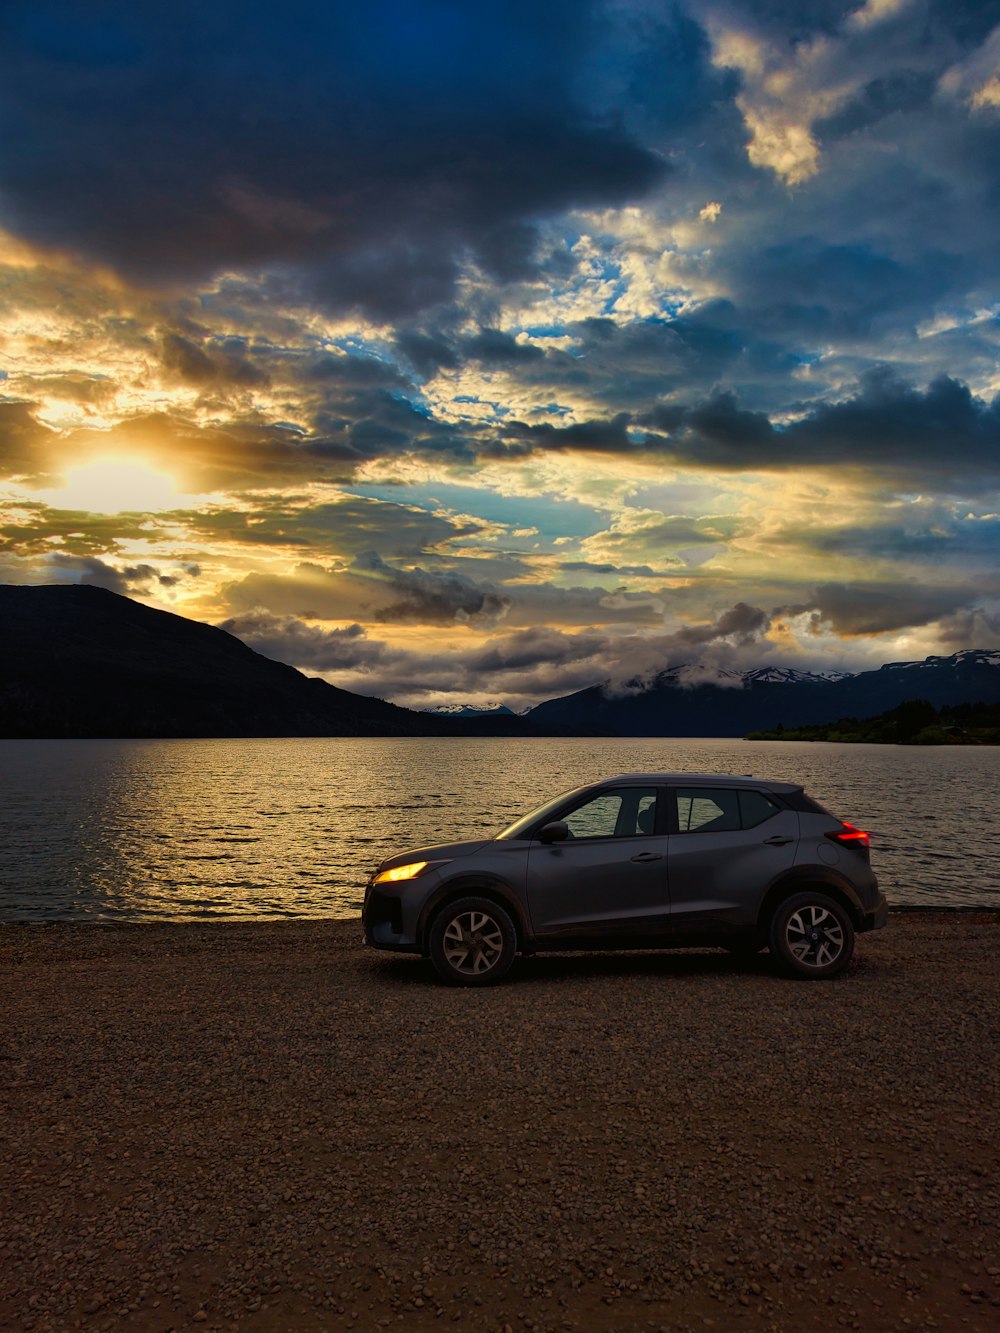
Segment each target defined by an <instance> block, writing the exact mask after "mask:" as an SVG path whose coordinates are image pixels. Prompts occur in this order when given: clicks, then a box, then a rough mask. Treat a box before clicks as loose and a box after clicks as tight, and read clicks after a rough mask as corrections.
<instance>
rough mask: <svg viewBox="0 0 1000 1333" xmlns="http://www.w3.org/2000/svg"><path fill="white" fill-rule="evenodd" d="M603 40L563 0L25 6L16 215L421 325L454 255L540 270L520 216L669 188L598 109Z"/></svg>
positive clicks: (173, 273)
mask: <svg viewBox="0 0 1000 1333" xmlns="http://www.w3.org/2000/svg"><path fill="white" fill-rule="evenodd" d="M598 36H599V31H598V28H597V27H596V26H595V21H594V13H593V9H592V7H591V6H589V5H578V4H575V3H570V0H558V2H557V3H553V4H550V5H547V6H545V7H543V8H539V7H538V6H536V5H533V4H528V3H527V0H513V3H511V2H510V0H505V2H504V3H500V0H485V3H482V4H478V5H476V6H472V7H468V6H465V7H463V6H433V5H420V4H417V5H413V6H409V7H404V8H401V7H400V6H398V5H397V4H395V3H393V0H372V3H370V4H366V5H364V6H340V5H333V6H331V5H326V6H317V5H315V4H313V3H311V2H310V0H290V3H289V4H286V5H285V6H284V7H283V8H282V9H281V11H280V12H279V11H276V10H274V9H273V8H271V7H269V6H265V5H258V4H250V5H247V4H242V3H241V4H237V3H235V0H219V3H217V4H215V5H213V6H211V7H209V8H194V9H192V8H187V9H185V10H184V11H183V14H182V15H178V14H175V13H174V12H170V13H169V14H168V13H167V12H166V11H162V12H161V11H158V10H157V9H156V8H155V7H148V6H147V7H136V6H135V5H133V4H126V3H124V0H109V3H107V4H105V5H104V6H102V8H101V11H100V13H99V14H98V13H96V12H95V13H93V14H90V13H89V12H86V11H78V12H77V13H75V14H73V13H70V12H68V11H67V10H66V9H65V7H64V6H62V5H59V4H56V3H54V2H53V0H36V2H35V3H32V4H31V5H28V4H21V5H15V6H14V7H13V10H12V11H11V12H9V13H8V14H7V23H6V41H5V43H4V53H3V56H2V58H0V88H2V89H3V90H4V94H3V97H2V99H0V101H2V104H3V111H4V120H5V124H6V125H7V132H6V133H5V135H4V140H3V149H2V151H0V166H2V169H3V175H4V182H5V198H6V210H7V212H8V215H9V216H10V218H11V220H12V222H13V224H14V226H15V227H16V228H18V229H24V230H30V231H31V233H32V234H33V235H34V236H35V237H36V238H41V239H43V240H44V241H45V242H46V243H49V244H51V245H55V246H68V247H71V248H73V249H74V250H76V251H78V252H82V253H84V254H86V255H89V256H91V257H92V258H95V259H98V260H100V261H101V262H104V263H108V264H110V265H112V266H113V267H114V268H116V269H117V270H118V271H119V272H122V273H125V274H127V275H129V276H130V277H132V278H134V279H137V280H140V281H142V282H144V283H148V282H151V281H156V282H161V283H163V282H172V281H176V280H179V279H181V278H191V277H199V276H201V277H205V276H208V275H210V274H212V273H214V272H218V271H220V270H223V269H224V270H229V271H231V270H232V269H233V268H249V269H254V268H261V267H268V266H271V267H274V268H278V267H279V266H280V267H281V268H282V269H283V271H284V273H285V281H286V290H291V289H293V288H294V287H296V286H298V287H299V288H300V290H301V292H302V293H303V295H304V294H305V292H306V291H307V290H308V292H309V293H310V294H311V296H312V298H313V300H318V301H320V302H321V303H325V304H327V305H328V306H331V307H337V308H344V307H350V306H361V307H364V308H365V309H367V310H371V311H373V312H375V313H377V314H378V315H379V316H380V317H388V316H391V315H397V314H400V313H402V312H405V311H408V310H414V309H418V308H420V307H422V306H424V305H427V304H435V303H438V302H440V301H442V300H445V299H447V298H448V297H449V296H450V295H451V294H452V293H453V291H454V288H455V281H456V276H457V271H458V265H459V262H460V260H461V259H462V257H463V254H464V252H465V251H466V249H467V248H471V249H472V251H473V253H475V254H477V255H478V257H479V259H480V261H481V262H482V263H483V265H484V266H485V267H486V268H488V269H489V270H491V271H492V272H494V273H496V274H500V275H504V274H513V273H519V272H521V271H524V270H529V271H530V266H531V252H532V245H531V235H532V233H531V223H532V220H533V219H534V218H536V217H538V216H541V215H545V214H550V213H552V212H554V211H562V210H564V209H566V208H569V207H572V206H574V205H582V204H588V203H596V202H601V201H607V202H611V201H620V200H623V199H625V198H629V197H635V196H637V195H640V194H642V193H644V192H645V191H647V190H648V189H649V188H650V187H651V186H652V185H653V184H654V183H655V182H656V181H657V180H659V179H660V178H661V177H662V176H663V174H664V170H665V166H664V163H663V161H662V159H660V158H659V157H658V156H656V155H655V154H653V153H651V152H650V151H649V150H647V149H646V148H644V147H642V146H641V145H639V144H638V143H636V142H635V141H634V140H633V139H632V138H630V137H629V135H628V134H627V133H626V131H625V129H624V128H623V126H622V125H621V124H620V123H615V122H614V121H613V120H605V121H604V122H603V123H602V122H601V120H600V119H599V118H595V117H594V116H593V114H592V113H591V110H590V107H589V105H588V99H587V97H586V95H585V92H586V83H585V82H584V81H580V80H579V75H580V73H581V72H582V69H583V68H584V67H585V65H586V61H587V59H588V53H589V52H590V50H591V49H592V47H593V45H594V43H595V41H596V40H597V37H598ZM57 182H58V186H57V184H56V183H57ZM95 182H99V187H98V188H95Z"/></svg>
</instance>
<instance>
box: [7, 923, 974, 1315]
mask: <svg viewBox="0 0 1000 1333" xmlns="http://www.w3.org/2000/svg"><path fill="white" fill-rule="evenodd" d="M359 935H360V929H359V926H358V925H357V924H356V923H352V922H316V921H314V922H294V923H275V924H270V923H268V924H251V925H206V926H188V925H162V926H161V925H140V926H97V925H76V926H47V927H30V926H7V927H2V928H0V969H2V971H0V989H2V995H0V1005H2V1010H0V1012H2V1013H3V1014H4V1015H5V1019H4V1023H3V1025H2V1028H0V1080H2V1091H0V1117H2V1119H0V1124H2V1127H3V1128H2V1143H0V1328H2V1329H3V1330H5V1331H6V1330H15V1329H22V1328H23V1329H35V1330H61V1329H76V1328H85V1329H108V1330H123V1329H142V1330H150V1331H154V1330H168V1329H188V1328H195V1327H197V1328H200V1329H219V1330H222V1329H231V1328H236V1327H238V1328H240V1329H241V1330H242V1329H245V1330H251V1331H253V1333H275V1331H276V1330H284V1329H291V1330H298V1329H304V1330H312V1329H341V1328H359V1329H372V1328H379V1327H383V1328H384V1327H396V1328H403V1329H407V1330H409V1329H414V1330H423V1329H432V1328H433V1329H439V1328H441V1327H443V1326H447V1325H451V1326H452V1327H456V1328H463V1329H464V1328H470V1329H484V1330H486V1329H490V1330H503V1329H508V1330H514V1331H515V1333H519V1331H520V1330H521V1329H534V1330H546V1329H550V1330H558V1329H566V1330H569V1329H587V1330H591V1329H593V1330H600V1329H652V1330H656V1329H669V1330H672V1331H673V1330H677V1331H678V1333H680V1331H682V1330H689V1329H690V1330H699V1333H700V1331H701V1330H704V1329H706V1328H708V1329H713V1328H714V1329H716V1330H720V1331H721V1333H726V1331H727V1330H730V1329H746V1330H748V1331H751V1333H752V1331H753V1330H789V1333H791V1331H792V1330H794V1333H804V1331H805V1330H813V1329H816V1330H819V1329H822V1330H828V1329H836V1328H840V1327H844V1328H853V1329H861V1330H864V1331H865V1333H877V1331H879V1330H888V1329H935V1328H936V1329H942V1330H955V1329H965V1328H968V1329H970V1330H982V1331H983V1333H985V1331H986V1330H994V1331H995V1330H997V1329H998V1328H1000V1197H998V1188H997V1166H998V1157H1000V1134H998V1125H997V1119H998V1109H997V1108H998V1105H1000V1063H998V1056H997V1052H998V1041H997V1037H998V1033H997V1027H998V1012H1000V1010H998V1004H997V1001H998V991H1000V969H998V967H997V953H998V945H1000V916H997V915H995V914H990V913H975V914H948V913H914V914H912V915H898V916H896V917H894V919H893V921H892V923H891V925H890V928H889V929H888V930H886V931H883V932H881V933H880V934H877V935H869V936H865V937H864V938H863V939H862V940H861V941H859V948H858V953H857V956H856V960H855V962H854V963H853V964H852V967H851V969H850V970H849V972H848V973H847V974H846V975H845V976H844V977H843V978H841V979H840V980H839V981H835V982H828V983H813V984H809V983H801V982H794V981H788V980H783V979H780V978H779V977H777V976H776V975H774V974H773V973H772V971H771V968H770V965H769V963H768V959H767V957H766V956H764V957H761V958H760V959H759V960H756V961H755V962H754V963H752V964H750V965H746V964H737V963H735V962H733V961H732V960H731V959H730V958H729V957H728V955H724V954H722V953H718V952H710V951H704V952H700V953H689V954H680V953H666V954H655V955H654V954H630V955H621V956H610V957H609V956H603V957H601V956H596V955H579V954H578V955H573V956H562V957H559V956H550V957H542V958H536V959H532V960H530V961H528V962H524V963H521V964H520V965H519V967H518V969H517V970H516V972H515V974H514V976H513V979H512V980H511V981H510V982H509V983H508V984H506V985H504V986H501V987H499V988H497V989H494V990H485V991H455V990H449V989H446V988H443V987H440V986H438V985H436V984H434V983H433V982H432V981H431V979H430V974H429V971H428V968H427V965H426V964H424V963H422V962H421V961H420V960H418V959H410V958H396V957H393V956H390V955H384V954H375V953H373V952H371V951H369V950H366V949H363V948H362V947H361V945H360V943H359Z"/></svg>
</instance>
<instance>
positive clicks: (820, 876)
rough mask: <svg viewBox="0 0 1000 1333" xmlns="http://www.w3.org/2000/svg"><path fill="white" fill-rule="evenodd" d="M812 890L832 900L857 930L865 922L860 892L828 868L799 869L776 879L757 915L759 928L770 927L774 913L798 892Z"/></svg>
mask: <svg viewBox="0 0 1000 1333" xmlns="http://www.w3.org/2000/svg"><path fill="white" fill-rule="evenodd" d="M810 889H818V890H819V891H820V892H821V893H825V894H826V895H827V896H828V897H830V898H833V899H834V901H835V902H838V903H839V904H840V905H841V907H843V908H844V910H845V911H846V912H847V914H848V916H849V917H850V918H851V923H852V925H853V926H854V928H855V930H857V929H858V928H859V927H860V925H861V923H862V921H863V919H864V908H863V907H862V905H861V900H860V899H859V898H858V895H857V893H856V892H855V891H854V889H853V888H852V887H851V885H850V884H849V883H848V882H847V881H846V880H844V879H843V878H842V877H841V876H840V875H837V874H835V873H834V872H833V871H831V870H828V869H827V868H826V867H825V866H823V867H820V866H796V867H795V869H794V870H792V871H789V872H788V873H787V874H785V875H782V877H781V878H780V879H778V880H776V881H775V882H774V883H773V884H772V885H771V887H770V888H769V889H768V891H767V893H766V894H765V895H764V898H763V900H762V902H761V905H760V910H759V911H758V913H757V926H758V929H761V930H767V929H769V928H770V925H771V920H772V918H773V916H774V914H775V912H776V911H777V910H778V908H779V907H780V906H781V904H782V903H783V902H784V901H785V899H786V898H791V897H793V895H794V894H796V893H807V892H808V891H809V890H810Z"/></svg>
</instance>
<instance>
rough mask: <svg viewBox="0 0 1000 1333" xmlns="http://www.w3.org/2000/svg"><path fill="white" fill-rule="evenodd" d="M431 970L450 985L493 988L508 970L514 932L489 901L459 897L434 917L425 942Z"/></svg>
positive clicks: (514, 945) (504, 914) (514, 944)
mask: <svg viewBox="0 0 1000 1333" xmlns="http://www.w3.org/2000/svg"><path fill="white" fill-rule="evenodd" d="M428 951H429V953H430V957H431V962H432V963H433V964H434V969H435V971H436V972H437V974H438V976H439V977H440V978H441V980H442V981H445V982H447V983H448V984H449V985H451V986H492V985H495V984H496V982H498V981H500V980H502V979H503V978H504V977H505V976H506V975H507V973H508V972H509V971H510V968H511V964H512V963H513V962H514V955H515V953H516V952H517V931H516V930H515V929H514V923H513V921H512V920H511V919H510V916H509V915H508V913H507V912H505V911H504V909H503V908H502V907H500V906H499V904H497V903H495V902H492V901H491V900H490V899H489V898H459V899H458V901H457V902H453V903H449V904H448V906H447V907H445V908H443V909H442V911H440V912H439V913H438V915H437V916H436V917H435V918H434V921H433V924H432V925H431V931H430V936H429V939H428Z"/></svg>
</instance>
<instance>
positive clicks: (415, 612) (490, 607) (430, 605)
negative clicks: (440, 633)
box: [352, 551, 512, 625]
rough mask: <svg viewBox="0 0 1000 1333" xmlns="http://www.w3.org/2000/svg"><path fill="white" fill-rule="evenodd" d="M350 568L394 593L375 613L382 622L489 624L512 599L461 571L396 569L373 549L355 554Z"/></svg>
mask: <svg viewBox="0 0 1000 1333" xmlns="http://www.w3.org/2000/svg"><path fill="white" fill-rule="evenodd" d="M352 570H354V571H355V572H357V573H359V574H363V575H367V576H373V577H374V578H376V579H378V580H379V581H380V582H384V583H386V584H388V585H389V587H390V588H391V589H392V591H393V592H394V593H395V594H398V596H397V599H396V600H394V601H393V602H392V603H391V604H389V605H388V606H385V607H383V608H381V609H380V610H379V611H377V612H376V619H378V620H382V621H407V620H413V621H418V622H421V623H425V624H449V623H453V622H455V621H460V622H462V623H465V624H470V625H491V624H495V623H496V622H497V621H499V620H502V619H503V618H504V616H505V615H506V614H507V612H508V610H509V609H510V606H511V600H512V599H511V598H510V597H509V596H508V595H507V594H506V593H502V592H499V591H497V590H496V589H495V588H489V587H482V586H481V585H479V584H477V583H474V582H473V581H472V580H471V579H468V578H466V577H465V576H464V575H462V574H457V573H455V572H453V571H441V572H435V571H431V570H427V569H420V568H414V569H397V568H395V567H394V566H392V565H389V564H387V563H386V561H385V560H383V559H382V557H381V556H380V555H378V554H377V552H375V551H367V552H365V553H363V554H361V555H359V556H358V557H357V559H356V560H355V561H354V563H353V565H352Z"/></svg>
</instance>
